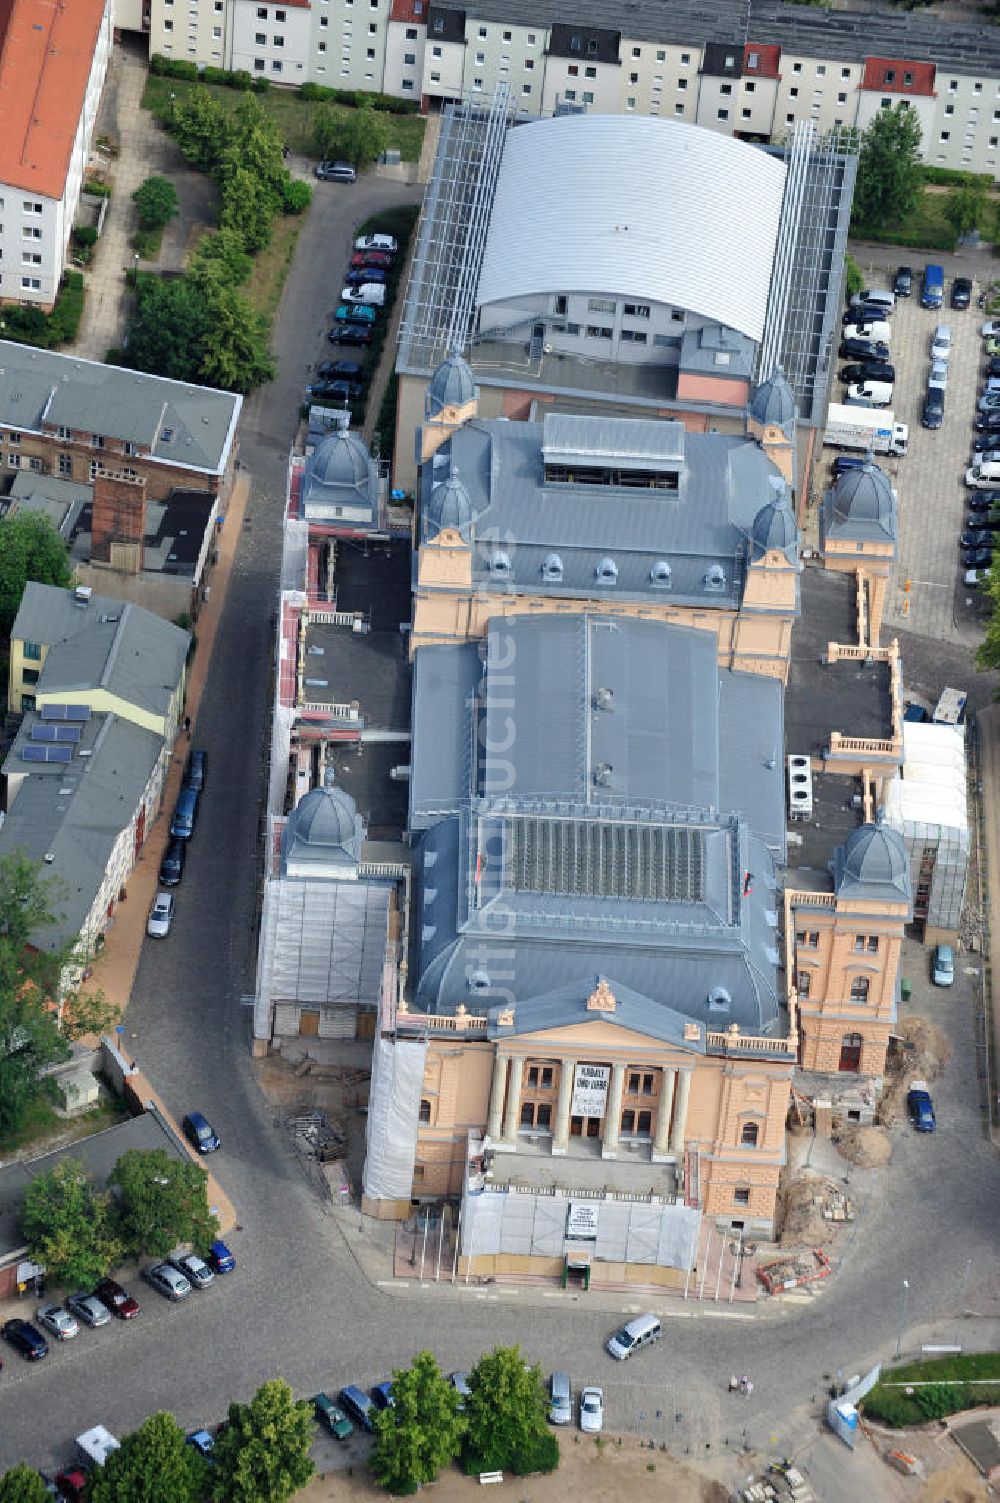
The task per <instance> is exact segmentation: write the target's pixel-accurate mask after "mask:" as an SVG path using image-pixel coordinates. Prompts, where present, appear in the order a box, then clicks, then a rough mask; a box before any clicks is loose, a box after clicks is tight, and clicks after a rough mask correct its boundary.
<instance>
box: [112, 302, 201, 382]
mask: <svg viewBox="0 0 1000 1503" xmlns="http://www.w3.org/2000/svg"><path fill="white" fill-rule="evenodd" d="M208 325H209V312H208V307H207V305H206V303H205V297H204V294H203V292H202V290H201V288H200V287H199V286H198V285H197V284H196V283H194V282H192V281H191V280H190V279H189V278H188V277H175V278H171V279H170V280H169V281H164V280H161V279H160V278H159V277H143V278H141V279H140V282H139V297H138V302H137V306H136V311H135V314H134V316H133V319H132V322H131V324H130V325H129V331H128V349H127V350H125V351H124V352H123V354H122V356H121V359H122V361H123V363H124V364H125V365H127V366H129V367H130V368H131V369H132V370H138V371H149V372H151V373H152V374H153V375H154V376H169V377H170V378H171V379H172V380H174V381H197V380H198V372H199V370H200V369H201V362H202V355H203V352H204V348H203V347H204V340H205V336H206V334H207V332H208Z"/></svg>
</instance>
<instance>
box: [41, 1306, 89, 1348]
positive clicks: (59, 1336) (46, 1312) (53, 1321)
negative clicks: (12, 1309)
mask: <svg viewBox="0 0 1000 1503" xmlns="http://www.w3.org/2000/svg"><path fill="white" fill-rule="evenodd" d="M35 1319H36V1320H37V1321H38V1324H39V1325H40V1326H41V1327H42V1329H43V1330H45V1331H48V1333H49V1335H50V1336H54V1337H55V1338H56V1340H57V1341H69V1340H70V1338H71V1337H73V1336H79V1334H80V1327H79V1326H78V1325H77V1323H76V1321H75V1320H74V1318H73V1316H72V1315H71V1314H70V1313H69V1311H68V1310H64V1309H63V1307H62V1305H55V1304H48V1305H39V1307H38V1309H37V1310H36V1311H35Z"/></svg>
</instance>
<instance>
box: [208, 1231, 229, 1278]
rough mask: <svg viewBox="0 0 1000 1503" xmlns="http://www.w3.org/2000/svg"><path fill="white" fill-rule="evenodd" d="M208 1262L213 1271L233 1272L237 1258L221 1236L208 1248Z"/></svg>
mask: <svg viewBox="0 0 1000 1503" xmlns="http://www.w3.org/2000/svg"><path fill="white" fill-rule="evenodd" d="M208 1262H209V1266H210V1268H211V1269H212V1272H213V1273H232V1272H233V1271H234V1270H235V1268H236V1259H235V1258H234V1257H233V1255H232V1253H231V1252H230V1251H229V1248H228V1247H227V1246H226V1244H225V1243H224V1242H223V1241H222V1239H221V1238H220V1237H217V1238H216V1239H215V1241H214V1242H213V1243H212V1245H211V1247H210V1248H209V1249H208Z"/></svg>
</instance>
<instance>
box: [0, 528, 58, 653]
mask: <svg viewBox="0 0 1000 1503" xmlns="http://www.w3.org/2000/svg"><path fill="white" fill-rule="evenodd" d="M72 578H73V572H72V570H71V569H70V563H69V550H68V549H67V547H66V543H65V541H64V540H63V539H62V538H61V537H60V536H59V534H58V532H57V531H56V529H55V528H54V527H53V525H52V523H51V522H50V521H49V519H48V517H45V516H42V515H40V514H39V513H37V512H28V511H25V512H16V513H15V514H14V516H12V517H5V518H4V519H3V521H2V522H0V630H2V631H3V634H4V636H8V635H9V634H10V629H11V626H12V625H13V623H14V617H15V616H16V615H17V608H18V606H19V605H20V604H21V596H22V595H23V594H24V587H25V585H26V584H27V582H28V580H29V579H30V580H34V581H35V582H36V583H37V584H47V585H57V586H59V588H61V589H64V588H65V587H66V585H68V584H69V583H70V582H71V580H72Z"/></svg>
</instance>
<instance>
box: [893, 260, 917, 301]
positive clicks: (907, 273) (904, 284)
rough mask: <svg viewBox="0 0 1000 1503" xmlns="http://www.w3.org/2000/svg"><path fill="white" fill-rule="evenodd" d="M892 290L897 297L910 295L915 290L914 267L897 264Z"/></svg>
mask: <svg viewBox="0 0 1000 1503" xmlns="http://www.w3.org/2000/svg"><path fill="white" fill-rule="evenodd" d="M892 290H893V292H894V293H895V294H896V296H897V297H909V296H910V295H911V294H912V292H913V267H912V266H897V267H896V275H895V277H894V278H893V281H892Z"/></svg>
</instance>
